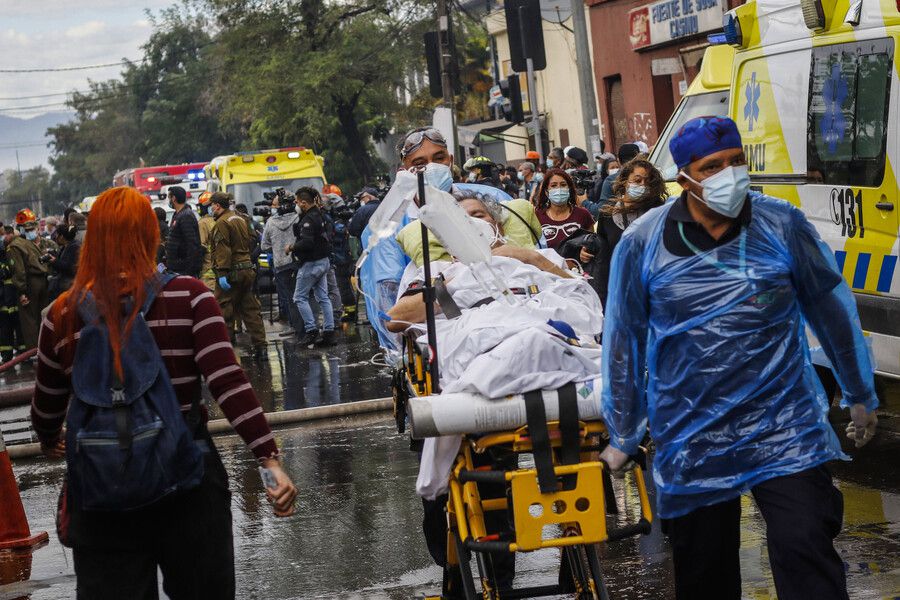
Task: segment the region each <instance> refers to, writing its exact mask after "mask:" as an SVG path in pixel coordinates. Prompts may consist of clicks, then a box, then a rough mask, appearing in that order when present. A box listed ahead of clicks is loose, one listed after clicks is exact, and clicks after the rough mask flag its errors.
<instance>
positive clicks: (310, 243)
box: [285, 187, 334, 348]
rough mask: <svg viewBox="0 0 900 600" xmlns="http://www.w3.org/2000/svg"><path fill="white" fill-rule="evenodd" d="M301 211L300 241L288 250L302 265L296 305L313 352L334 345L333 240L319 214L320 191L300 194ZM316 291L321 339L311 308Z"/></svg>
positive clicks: (306, 189)
mask: <svg viewBox="0 0 900 600" xmlns="http://www.w3.org/2000/svg"><path fill="white" fill-rule="evenodd" d="M296 198H297V209H298V210H299V212H300V219H299V220H298V221H297V222H296V223H295V224H294V237H296V241H295V242H294V243H293V244H291V245H289V246H288V247H287V248H285V251H287V252H293V253H294V258H296V259H297V262H298V263H300V268H299V269H298V271H297V287H296V288H295V289H294V303H295V304H296V305H297V310H298V311H300V317H301V318H302V319H303V329H304V331H305V332H306V337H305V338H304V339H303V345H304V346H306V347H307V348H313V347H315V346H316V344H317V343H318V344H321V345H323V346H327V345H330V344H331V343H332V342H333V341H334V313H333V312H332V306H331V299H330V298H329V297H328V272H329V271H330V270H331V261H330V260H329V258H328V257H329V255H330V254H331V239H330V236H329V232H328V228H327V227H326V224H325V218H324V217H323V216H322V211H321V210H319V203H320V201H321V196H320V195H319V192H318V190H316V189H315V188H311V187H302V188H300V189H298V190H297V193H296ZM310 290H312V291H313V293H314V294H315V297H316V302H318V303H319V308H320V309H321V311H322V317H323V321H324V324H323V331H322V338H321V339H319V324H318V320H317V319H316V315H315V314H314V313H313V311H312V307H311V306H310V305H309V292H310Z"/></svg>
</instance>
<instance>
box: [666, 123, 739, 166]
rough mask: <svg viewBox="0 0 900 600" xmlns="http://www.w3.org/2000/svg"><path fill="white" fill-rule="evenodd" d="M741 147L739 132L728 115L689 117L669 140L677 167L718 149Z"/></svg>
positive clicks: (686, 164)
mask: <svg viewBox="0 0 900 600" xmlns="http://www.w3.org/2000/svg"><path fill="white" fill-rule="evenodd" d="M741 147H743V146H742V145H741V134H740V133H738V130H737V125H735V123H734V121H732V120H731V119H729V118H728V117H697V118H696V119H691V120H690V121H688V122H687V123H685V124H684V125H682V126H681V129H679V130H678V132H677V133H676V134H675V135H674V136H673V137H672V140H671V141H670V142H669V151H670V152H671V153H672V158H673V159H674V160H675V164H676V165H678V168H679V169H683V168H685V167H686V166H688V165H689V164H691V163H692V162H694V161H695V160H700V159H701V158H703V157H704V156H709V155H710V154H713V153H715V152H719V151H720V150H729V149H731V148H741Z"/></svg>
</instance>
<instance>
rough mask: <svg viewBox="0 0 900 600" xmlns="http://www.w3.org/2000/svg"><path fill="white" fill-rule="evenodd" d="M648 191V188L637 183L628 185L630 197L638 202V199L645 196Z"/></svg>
mask: <svg viewBox="0 0 900 600" xmlns="http://www.w3.org/2000/svg"><path fill="white" fill-rule="evenodd" d="M646 191H647V188H646V187H644V186H642V185H638V184H636V183H629V184H628V191H627V193H628V197H629V198H632V199H633V200H637V199H638V198H640V197H641V196H643V195H644V193H645V192H646Z"/></svg>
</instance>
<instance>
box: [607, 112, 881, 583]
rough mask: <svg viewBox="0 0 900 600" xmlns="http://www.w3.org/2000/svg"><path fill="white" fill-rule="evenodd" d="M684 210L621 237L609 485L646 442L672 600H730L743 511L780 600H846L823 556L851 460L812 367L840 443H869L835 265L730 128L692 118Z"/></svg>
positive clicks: (860, 378)
mask: <svg viewBox="0 0 900 600" xmlns="http://www.w3.org/2000/svg"><path fill="white" fill-rule="evenodd" d="M669 148H670V150H671V152H672V156H673V157H674V159H675V163H676V164H677V165H678V167H679V169H680V172H679V175H678V182H679V184H681V186H682V188H684V192H683V193H682V194H681V196H680V197H679V198H677V199H676V200H675V201H674V202H670V203H668V204H666V205H664V206H662V207H659V208H656V209H653V210H651V211H650V212H648V213H647V214H646V215H644V216H643V217H642V218H641V219H639V220H638V221H637V222H635V223H634V224H633V225H632V226H631V227H630V228H629V229H628V230H627V231H625V233H624V234H623V236H622V241H621V242H620V244H619V246H618V248H617V249H616V252H615V255H614V258H613V263H612V273H611V275H610V282H609V289H610V292H609V302H608V304H607V312H606V320H605V323H604V330H603V380H604V391H603V406H602V409H603V410H602V412H603V417H604V419H605V421H606V423H607V425H608V427H609V433H610V446H608V447H607V448H606V450H604V452H603V454H602V458H603V459H604V460H606V461H607V463H608V464H609V466H610V468H612V469H613V470H616V469H619V468H621V467H622V465H623V464H624V463H625V462H626V460H627V456H628V455H630V454H633V453H634V452H635V450H636V449H637V446H638V444H639V443H640V442H641V439H642V438H643V436H644V435H645V432H646V430H647V425H648V422H649V427H650V434H651V436H652V437H653V440H654V441H655V443H656V448H657V451H656V456H655V458H654V464H653V477H654V481H655V483H656V487H657V490H658V511H659V516H660V517H661V518H662V522H663V531H664V532H666V533H667V535H668V536H669V539H670V541H671V543H672V548H673V552H674V563H675V587H676V596H677V598H678V600H685V599H690V600H696V599H698V598H702V599H705V598H710V599H711V598H715V599H716V600H731V599H735V600H737V599H739V598H740V597H741V575H740V563H739V560H738V550H739V547H740V533H739V531H740V529H739V528H740V513H741V503H740V496H741V494H742V493H744V492H746V491H748V490H749V491H750V492H752V494H753V497H754V500H755V501H756V505H757V507H758V508H759V511H760V513H761V514H762V516H763V519H764V520H765V522H766V529H767V543H768V551H769V561H770V564H771V566H772V573H773V575H774V579H775V588H776V590H777V593H778V597H779V598H780V599H781V600H799V599H801V598H802V599H809V598H816V600H830V599H847V598H848V595H847V588H846V580H845V575H844V567H843V563H842V561H841V558H840V557H839V556H838V554H837V552H836V551H835V548H834V544H833V540H834V538H835V536H837V534H838V532H839V531H840V529H841V522H842V517H843V498H842V496H841V493H840V492H839V491H838V490H837V488H835V486H834V485H833V484H832V481H831V475H830V474H829V472H828V470H827V468H826V466H825V463H827V462H828V461H830V460H833V459H846V458H847V457H846V456H845V455H844V454H843V453H842V452H841V448H840V444H839V443H838V438H837V436H836V435H835V433H834V430H833V429H832V428H831V425H830V424H829V422H828V418H827V415H828V408H829V406H828V405H829V403H828V400H826V398H825V394H824V391H823V389H822V386H821V384H820V383H819V381H818V379H817V377H816V374H815V371H814V370H813V366H812V364H811V362H810V358H809V357H810V351H809V347H808V344H807V339H806V335H805V327H806V326H809V327H810V328H811V329H812V331H813V333H815V335H816V337H817V338H818V340H819V342H820V343H821V345H822V347H823V349H824V351H825V354H826V355H827V356H828V358H829V359H830V360H831V364H832V365H834V368H835V375H836V377H837V379H838V381H839V382H840V385H841V389H842V390H843V401H842V403H841V404H842V406H844V407H849V408H850V413H851V417H852V422H851V424H850V426H849V427H848V435H849V436H850V437H851V438H852V439H854V440H855V441H856V445H857V446H861V445H862V444H864V443H866V442H867V441H868V440H869V439H871V437H872V435H873V434H874V431H875V424H876V418H875V415H874V412H873V411H874V409H875V407H876V405H877V399H876V396H875V390H874V383H873V375H872V366H871V363H870V359H869V355H868V352H867V349H866V346H865V343H864V341H863V335H862V331H861V330H860V325H859V320H858V318H857V315H856V309H855V304H854V301H853V298H852V296H851V293H850V290H849V289H848V287H847V285H846V283H844V281H843V280H842V278H841V274H840V272H839V271H838V269H837V267H836V264H835V260H834V257H833V255H832V253H831V251H830V250H829V249H828V247H827V246H826V245H825V244H823V242H822V240H821V239H820V238H819V236H818V234H817V233H816V231H815V230H814V229H813V227H812V225H810V223H809V222H808V221H807V220H806V218H805V217H804V216H803V213H801V212H800V210H798V209H797V208H795V207H793V206H791V205H790V204H788V203H787V202H785V201H782V200H779V199H776V198H771V197H767V196H763V195H761V194H758V193H756V192H750V191H749V186H750V180H749V176H748V174H747V163H746V159H745V157H744V152H743V150H742V148H741V138H740V134H739V133H738V131H737V127H736V126H735V124H734V122H733V121H731V120H730V119H727V118H718V117H700V118H697V119H694V120H692V121H689V122H688V123H686V124H685V125H684V126H683V127H682V128H681V129H680V130H679V131H678V132H677V134H676V135H675V136H674V137H673V139H672V141H671V142H670V144H669Z"/></svg>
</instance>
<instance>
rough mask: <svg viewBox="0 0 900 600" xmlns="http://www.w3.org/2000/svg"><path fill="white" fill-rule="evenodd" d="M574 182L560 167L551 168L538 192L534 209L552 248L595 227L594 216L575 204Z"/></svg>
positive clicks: (557, 248) (548, 244) (545, 237)
mask: <svg viewBox="0 0 900 600" xmlns="http://www.w3.org/2000/svg"><path fill="white" fill-rule="evenodd" d="M575 198H576V193H575V183H574V182H573V181H572V178H571V177H570V176H569V175H568V173H566V172H565V171H563V170H562V169H550V170H548V171H547V172H546V173H545V174H544V181H542V182H541V187H540V188H539V190H538V193H537V199H538V202H537V207H536V208H535V209H534V212H535V214H536V215H537V218H538V221H540V223H541V229H542V230H543V233H544V239H545V240H546V241H547V246H548V247H550V248H553V249H554V250H557V251H558V250H559V247H560V246H561V245H562V244H563V243H565V242H566V240H568V239H569V238H571V237H573V236H575V235H578V234H583V233H585V232H590V231H593V230H594V219H593V217H591V213H589V212H588V211H587V210H585V209H583V208H581V207H580V206H576V204H575Z"/></svg>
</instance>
